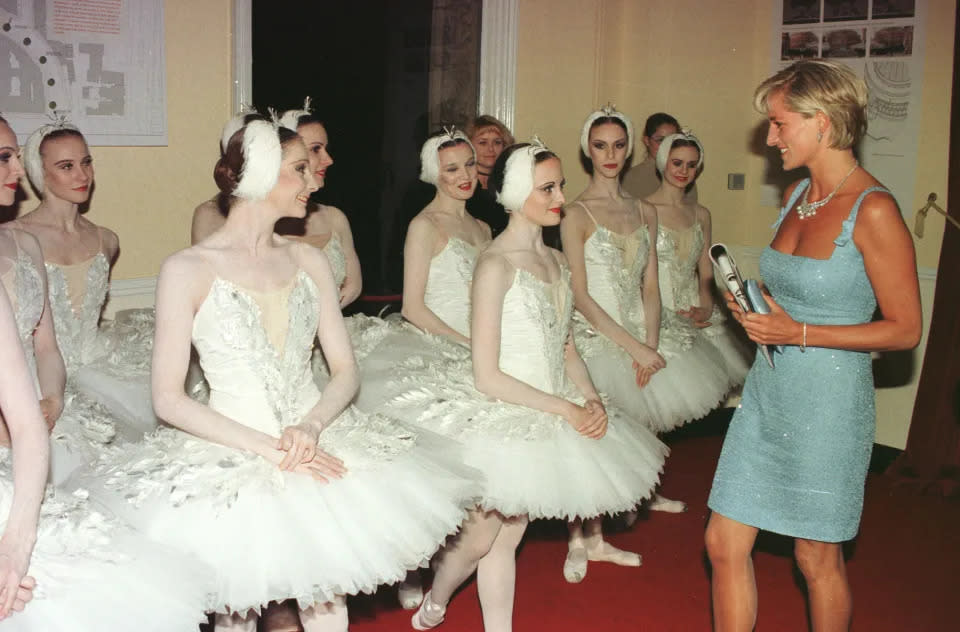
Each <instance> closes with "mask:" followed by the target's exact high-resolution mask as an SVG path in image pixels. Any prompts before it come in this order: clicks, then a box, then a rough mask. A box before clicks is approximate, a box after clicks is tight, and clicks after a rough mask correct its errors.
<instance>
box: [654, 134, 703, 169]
mask: <svg viewBox="0 0 960 632" xmlns="http://www.w3.org/2000/svg"><path fill="white" fill-rule="evenodd" d="M677 140H689V141H692V142H693V143H696V145H697V149H699V150H700V160H698V161H697V170H699V169H700V167H702V166H703V145H702V144H701V143H700V139H699V138H697V137H696V136H694V135H693V134H692V133H691V132H690V130H686V129H685V130H683V131H681V132H677V133H676V134H670V135H669V136H667V137H665V138H664V139H663V142H662V143H660V149H658V150H657V171H659V172H660V173H663V170H664V169H665V168H666V166H667V158H669V157H670V149H671V148H672V145H673V142H674V141H677Z"/></svg>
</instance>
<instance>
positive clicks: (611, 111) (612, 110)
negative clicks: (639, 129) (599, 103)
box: [580, 103, 633, 158]
mask: <svg viewBox="0 0 960 632" xmlns="http://www.w3.org/2000/svg"><path fill="white" fill-rule="evenodd" d="M599 118H615V119H619V120H620V121H621V122H623V124H624V126H625V127H626V128H627V158H629V157H630V156H631V155H632V154H633V121H631V120H630V117H629V116H627V115H626V114H624V113H623V112H620V111H619V110H617V108H616V107H615V106H613V105H611V104H609V103H608V104H606V105H605V106H603V107H602V108H600V109H599V110H596V111H594V112H591V113H590V116H588V117H587V120H586V121H584V122H583V128H582V129H581V130H580V149H582V150H583V155H584V156H587V157H589V156H590V127H591V126H592V125H593V123H594V121H596V120H597V119H599Z"/></svg>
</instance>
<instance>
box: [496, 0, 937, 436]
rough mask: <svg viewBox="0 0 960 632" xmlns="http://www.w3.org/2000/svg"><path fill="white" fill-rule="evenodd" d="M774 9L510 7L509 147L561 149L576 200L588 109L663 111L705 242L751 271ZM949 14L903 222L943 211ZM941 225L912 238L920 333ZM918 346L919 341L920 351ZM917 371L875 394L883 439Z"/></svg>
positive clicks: (579, 3)
mask: <svg viewBox="0 0 960 632" xmlns="http://www.w3.org/2000/svg"><path fill="white" fill-rule="evenodd" d="M776 1H777V0H728V1H726V2H722V3H720V2H716V3H708V2H702V0H669V1H661V2H643V1H640V0H520V1H519V7H520V10H519V21H518V50H517V101H516V118H515V121H516V125H515V127H516V130H515V132H516V135H517V137H518V138H520V139H526V138H527V137H528V136H529V135H530V134H532V133H537V134H540V136H541V137H542V138H543V140H544V141H545V142H546V143H547V144H548V145H549V146H550V147H551V148H553V149H554V150H555V151H557V153H558V154H559V155H560V157H561V159H562V160H563V162H564V167H565V175H566V178H567V182H568V185H567V194H568V197H574V196H576V195H577V193H579V192H580V191H581V190H583V188H584V187H585V186H586V183H587V176H586V174H585V173H584V172H583V170H582V168H581V167H580V164H579V161H578V157H577V156H578V151H579V136H580V126H581V123H582V122H583V119H584V118H585V117H586V115H587V114H588V113H589V112H590V111H591V110H592V109H593V108H595V107H596V106H598V105H602V104H604V103H606V102H608V101H610V102H613V103H615V104H616V105H617V107H618V108H619V109H621V110H623V111H624V112H627V113H628V114H630V115H631V116H632V117H633V118H634V121H635V123H636V124H637V125H642V124H643V121H644V119H645V118H646V116H647V115H648V114H649V113H651V112H654V111H659V110H664V111H668V112H670V113H672V114H673V115H675V116H676V117H677V118H678V119H679V120H680V121H681V122H682V123H683V124H684V125H688V126H690V127H691V128H693V129H694V131H695V132H696V133H697V135H698V136H699V137H700V139H701V140H702V141H703V143H704V146H705V148H706V150H705V153H706V157H707V167H706V170H705V172H704V173H703V175H702V176H701V177H700V180H699V181H698V183H697V186H698V189H699V194H700V200H701V202H702V203H704V204H705V205H707V206H708V207H709V208H710V209H711V211H712V213H713V225H714V239H715V240H717V241H725V242H727V243H728V244H731V245H736V247H737V249H738V250H739V251H740V252H742V253H743V254H742V257H743V258H744V259H745V260H744V261H743V262H742V265H743V267H746V268H750V267H751V266H754V265H755V257H756V254H757V253H758V252H759V249H760V248H761V247H763V246H765V245H766V244H767V243H768V241H769V239H770V236H771V235H770V224H771V223H772V221H773V220H774V219H775V218H776V212H777V210H776V209H775V208H773V207H769V206H767V207H765V206H763V205H762V203H761V199H762V192H761V185H762V184H763V178H764V174H765V171H766V161H765V157H764V156H763V155H760V154H757V153H755V152H754V150H752V148H751V143H752V141H753V139H754V134H755V132H756V130H757V126H759V125H761V124H762V122H763V119H762V117H761V116H760V115H759V114H757V113H756V112H755V111H754V110H753V107H752V104H751V96H752V94H753V90H754V88H755V87H756V85H757V84H758V83H759V82H760V81H761V80H763V79H764V78H765V77H766V76H768V75H769V73H770V66H771V60H770V28H771V24H772V19H773V18H772V15H773V7H774V6H775V4H774V3H775V2H776ZM955 9H956V2H955V1H953V0H930V1H929V2H928V14H927V24H926V40H925V45H926V58H925V62H924V73H923V111H922V122H921V128H920V136H921V137H920V140H919V147H920V155H919V157H918V161H917V179H916V186H915V200H914V204H913V206H912V208H910V209H904V210H905V213H906V215H908V216H911V217H912V215H913V212H914V211H915V210H916V209H918V208H920V207H921V206H923V204H924V203H925V202H926V197H927V194H928V193H930V192H931V191H934V192H936V193H937V194H938V196H939V199H940V201H941V206H943V205H945V203H946V202H947V200H946V197H947V157H948V141H949V134H948V131H949V123H950V90H951V79H952V72H953V67H952V65H953V36H954V33H953V29H954V11H955ZM729 172H739V173H744V174H746V188H745V189H744V190H742V191H728V190H727V188H726V180H727V173H729ZM943 226H944V221H943V218H942V217H939V216H937V217H934V216H933V215H932V214H931V215H930V216H929V217H928V219H927V232H926V236H925V237H924V238H923V239H922V240H915V243H916V246H917V255H918V264H919V266H920V275H921V294H922V298H923V301H924V307H925V317H926V323H927V325H929V317H930V308H931V303H932V300H933V285H934V275H935V269H936V266H937V261H938V258H939V252H940V244H941V241H942V235H943ZM926 329H928V327H925V330H926ZM925 334H926V331H925ZM925 344H926V337H924V340H923V342H922V343H921V347H920V349H921V350H922V349H923V348H924V347H925ZM897 361H898V362H901V361H902V358H898V359H897ZM908 364H909V360H908ZM921 364H922V351H918V352H915V353H914V354H913V358H912V369H909V370H907V371H906V373H907V377H906V379H905V380H904V381H905V382H906V383H904V384H903V385H901V386H898V387H884V388H879V389H878V390H877V407H878V411H879V413H878V419H877V441H878V442H879V443H882V444H885V445H890V446H894V447H898V448H902V447H904V445H905V444H906V436H907V432H908V430H909V421H910V416H911V413H912V410H913V401H914V397H915V395H916V382H917V378H918V377H919V371H920V366H921Z"/></svg>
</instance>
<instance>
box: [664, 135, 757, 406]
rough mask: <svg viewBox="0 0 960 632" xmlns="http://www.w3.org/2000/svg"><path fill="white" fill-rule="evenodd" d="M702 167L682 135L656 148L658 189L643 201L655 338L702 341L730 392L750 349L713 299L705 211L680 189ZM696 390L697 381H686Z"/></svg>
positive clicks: (697, 151)
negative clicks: (650, 217) (652, 234)
mask: <svg viewBox="0 0 960 632" xmlns="http://www.w3.org/2000/svg"><path fill="white" fill-rule="evenodd" d="M702 167H703V145H702V144H701V143H700V140H699V139H698V138H697V137H696V136H694V135H693V134H690V133H688V132H679V133H676V134H671V135H670V136H667V137H666V138H664V139H663V142H662V143H660V148H659V149H658V150H657V171H658V173H659V174H660V176H661V179H662V181H661V183H660V188H659V189H657V191H656V192H655V193H653V194H652V195H650V197H648V198H647V201H648V202H650V203H651V204H653V205H654V206H655V207H656V208H657V259H658V262H659V267H658V273H659V277H660V297H661V303H662V305H663V316H662V322H661V323H660V332H661V333H660V335H661V337H663V336H676V337H687V338H690V339H692V338H695V337H696V336H698V335H700V336H703V337H704V338H706V340H707V341H708V342H710V343H711V344H712V345H713V346H714V347H716V349H717V350H718V351H719V352H720V355H721V356H722V357H723V360H724V366H725V369H726V373H727V381H728V385H729V387H730V388H735V387H739V386H741V385H743V381H744V380H745V379H746V377H747V371H749V370H750V365H751V364H752V362H753V356H754V349H753V348H752V346H751V345H750V343H748V342H744V341H742V340H741V339H739V338H737V337H736V335H735V333H734V332H733V330H731V329H730V328H729V327H727V325H726V318H725V317H724V315H723V313H722V312H721V311H720V308H719V306H718V305H717V303H716V302H715V300H714V294H715V292H716V290H715V288H714V280H713V265H712V264H711V262H710V255H709V252H708V251H709V249H710V244H711V243H712V242H711V239H712V237H711V233H712V229H711V218H710V211H709V210H707V208H706V207H704V206H702V205H700V204H697V203H696V202H691V201H689V200H688V199H687V198H686V197H685V194H686V191H687V190H688V189H689V188H690V186H691V185H692V184H693V183H694V181H695V180H696V179H697V176H698V175H699V174H700V171H701V169H702ZM691 387H693V388H698V387H699V383H697V382H693V383H691Z"/></svg>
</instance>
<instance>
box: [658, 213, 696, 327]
mask: <svg viewBox="0 0 960 632" xmlns="http://www.w3.org/2000/svg"><path fill="white" fill-rule="evenodd" d="M703 245H704V239H703V227H702V226H700V222H697V221H695V222H694V223H693V225H692V226H690V227H689V228H684V229H674V228H667V227H666V226H664V225H663V224H660V225H659V227H658V228H657V262H658V271H659V278H660V302H661V304H662V305H663V309H664V311H665V312H668V313H669V314H673V313H674V312H675V311H676V310H678V309H688V308H689V307H691V306H693V305H699V304H700V284H699V280H698V277H697V263H698V262H699V261H700V253H701V252H703Z"/></svg>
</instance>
